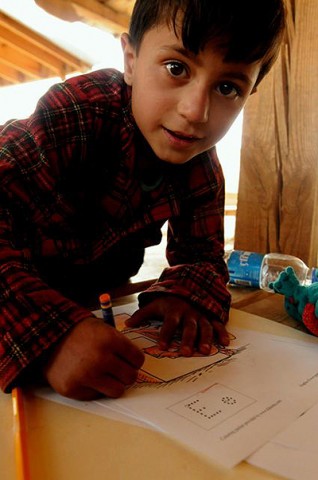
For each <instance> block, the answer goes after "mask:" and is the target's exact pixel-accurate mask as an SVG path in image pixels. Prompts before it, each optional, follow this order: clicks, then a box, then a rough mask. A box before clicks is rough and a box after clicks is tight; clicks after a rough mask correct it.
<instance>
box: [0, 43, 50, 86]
mask: <svg viewBox="0 0 318 480" xmlns="http://www.w3.org/2000/svg"><path fill="white" fill-rule="evenodd" d="M3 65H7V66H8V67H10V68H12V69H15V70H16V71H17V72H20V73H21V74H22V75H24V76H26V77H28V80H29V81H32V80H39V79H41V78H48V77H54V76H56V73H55V72H54V71H52V70H51V69H49V68H47V67H45V66H43V64H42V63H41V61H38V60H34V59H33V58H31V57H29V56H28V55H24V54H21V52H20V51H19V50H16V49H15V48H14V47H12V46H11V45H7V44H5V43H3V42H1V43H0V73H2V69H3ZM18 77H19V74H18V73H17V82H16V83H20V81H21V80H18ZM28 80H23V81H28Z"/></svg>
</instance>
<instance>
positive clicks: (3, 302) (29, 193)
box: [0, 69, 230, 391]
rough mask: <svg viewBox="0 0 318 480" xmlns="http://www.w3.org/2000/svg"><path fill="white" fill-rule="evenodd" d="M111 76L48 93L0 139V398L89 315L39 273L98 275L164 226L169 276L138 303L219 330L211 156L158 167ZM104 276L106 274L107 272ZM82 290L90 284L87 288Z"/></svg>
mask: <svg viewBox="0 0 318 480" xmlns="http://www.w3.org/2000/svg"><path fill="white" fill-rule="evenodd" d="M130 98H131V91H130V88H129V87H127V86H126V85H125V83H124V81H123V76H122V74H121V73H119V72H117V71H116V70H112V69H107V70H99V71H96V72H92V73H89V74H86V75H81V76H77V77H74V78H72V79H69V80H67V81H65V82H63V83H60V84H56V85H54V86H53V87H52V88H51V89H50V90H49V91H48V92H47V93H46V94H45V95H44V96H43V97H42V98H41V99H40V100H39V102H38V104H37V107H36V109H35V111H34V113H33V114H32V115H31V116H30V117H29V118H28V119H25V120H16V121H14V120H13V121H10V122H7V123H6V124H5V125H4V126H2V127H1V131H0V181H1V188H0V387H1V388H2V389H3V390H4V391H9V390H10V388H11V387H12V386H13V385H14V382H15V380H16V378H17V377H18V376H19V374H21V372H23V371H24V369H26V368H27V367H28V366H29V365H30V364H32V362H34V361H35V360H36V359H38V358H39V357H40V356H41V355H42V354H43V353H44V352H45V351H46V350H47V349H48V348H49V347H50V346H52V345H53V344H54V343H56V342H57V341H58V340H59V338H60V337H61V336H62V335H64V334H65V332H67V331H68V329H69V328H71V327H72V326H73V325H74V324H75V323H76V322H79V321H81V320H82V319H84V318H87V317H88V316H90V315H91V314H90V312H89V311H88V310H87V309H86V308H84V307H83V306H81V305H79V304H78V303H76V302H74V301H72V300H70V299H69V298H68V297H66V296H64V295H62V293H61V292H59V291H58V290H57V289H56V288H54V287H53V286H52V283H51V282H50V278H49V277H47V276H46V275H45V268H44V267H43V265H44V266H45V265H47V264H55V263H56V264H58V265H61V266H62V267H61V275H62V274H63V271H62V270H63V266H64V265H67V266H68V267H69V268H71V267H72V266H74V267H76V268H81V267H85V266H87V265H90V264H98V263H99V262H101V261H102V259H103V256H104V255H105V254H107V253H111V252H112V248H115V247H116V246H117V247H118V246H119V248H120V245H121V244H123V243H122V242H126V243H125V244H126V245H127V244H128V245H129V244H130V243H131V244H132V245H134V246H137V247H147V246H150V245H154V244H157V243H158V242H160V239H161V227H162V225H163V224H164V223H165V222H166V221H167V220H168V222H169V228H168V244H167V258H168V260H169V263H170V265H171V267H169V268H167V269H165V271H164V272H163V273H162V275H161V277H160V279H159V281H158V282H157V283H155V284H154V285H153V286H152V287H151V289H150V290H149V291H147V292H144V293H142V294H141V295H140V302H141V303H145V302H147V301H148V300H149V299H150V298H151V297H152V296H153V295H154V294H159V293H160V294H165V293H172V294H176V295H181V296H184V297H186V298H187V299H189V300H190V301H192V302H194V303H196V304H197V305H198V306H199V307H200V308H202V309H203V310H205V311H206V312H207V314H208V315H211V316H212V317H216V318H219V319H220V320H221V321H223V322H226V321H227V319H228V311H229V304H230V296H229V293H228V291H227V289H226V283H227V280H228V277H227V269H226V266H225V264H224V262H223V258H222V257H223V212H224V210H223V209H224V179H223V174H222V169H221V167H220V164H219V162H218V159H217V156H216V152H215V150H214V149H212V150H211V151H210V152H208V153H206V154H203V155H200V156H198V157H196V158H195V159H193V160H191V161H189V162H187V163H186V164H184V165H179V166H178V165H169V164H165V163H164V162H160V161H159V160H158V159H157V158H156V157H155V156H154V154H153V153H152V151H151V150H150V149H149V147H148V146H147V145H146V144H145V141H144V140H143V138H142V136H141V134H140V132H139V130H138V128H137V127H136V124H135V122H134V119H133V116H132V113H131V108H130ZM105 275H107V271H105ZM87 281H88V282H89V279H87Z"/></svg>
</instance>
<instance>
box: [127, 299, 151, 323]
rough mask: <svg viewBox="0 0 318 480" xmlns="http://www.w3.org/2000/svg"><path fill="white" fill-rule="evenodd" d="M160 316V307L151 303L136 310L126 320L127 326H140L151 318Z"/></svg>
mask: <svg viewBox="0 0 318 480" xmlns="http://www.w3.org/2000/svg"><path fill="white" fill-rule="evenodd" d="M158 316H159V315H158V309H157V308H154V306H153V304H151V303H149V305H146V306H145V307H142V308H140V309H139V310H136V312H134V313H133V314H132V316H131V317H130V318H128V319H127V320H126V322H125V324H126V326H127V327H133V328H134V327H139V326H140V325H142V324H145V323H148V322H149V321H151V320H155V319H156V318H158Z"/></svg>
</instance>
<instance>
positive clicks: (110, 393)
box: [87, 374, 126, 398]
mask: <svg viewBox="0 0 318 480" xmlns="http://www.w3.org/2000/svg"><path fill="white" fill-rule="evenodd" d="M89 390H91V391H93V392H96V394H98V395H99V396H101V394H102V395H104V396H105V397H109V398H119V397H121V396H122V395H123V393H124V392H125V390H126V385H124V384H123V383H121V382H120V381H119V380H118V379H116V378H113V377H112V376H111V375H108V374H107V375H101V376H99V377H98V378H94V379H91V381H90V384H89V387H87V392H88V394H89V393H90V392H89ZM95 398H96V397H95Z"/></svg>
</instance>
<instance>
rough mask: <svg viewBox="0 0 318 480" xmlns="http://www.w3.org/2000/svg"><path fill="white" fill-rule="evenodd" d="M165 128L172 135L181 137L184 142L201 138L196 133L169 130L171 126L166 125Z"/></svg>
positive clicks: (177, 137)
mask: <svg viewBox="0 0 318 480" xmlns="http://www.w3.org/2000/svg"><path fill="white" fill-rule="evenodd" d="M163 128H164V130H165V131H166V132H167V133H168V134H169V135H171V136H172V137H174V138H176V139H179V140H181V141H183V142H190V143H191V142H195V141H196V140H199V138H198V137H196V136H195V135H188V134H186V133H183V132H178V131H173V130H169V128H165V127H163Z"/></svg>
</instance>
